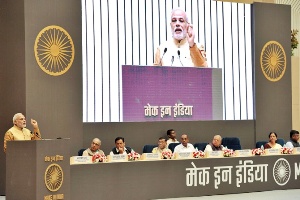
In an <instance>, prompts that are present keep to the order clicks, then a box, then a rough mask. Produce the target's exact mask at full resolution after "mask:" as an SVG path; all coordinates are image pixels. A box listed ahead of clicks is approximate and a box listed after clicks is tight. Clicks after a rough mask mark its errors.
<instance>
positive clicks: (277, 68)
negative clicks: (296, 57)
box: [260, 41, 286, 82]
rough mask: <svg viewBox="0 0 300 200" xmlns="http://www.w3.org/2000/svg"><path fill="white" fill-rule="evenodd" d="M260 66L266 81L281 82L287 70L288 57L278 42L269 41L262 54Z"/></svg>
mask: <svg viewBox="0 0 300 200" xmlns="http://www.w3.org/2000/svg"><path fill="white" fill-rule="evenodd" d="M260 66H261V69H262V72H263V74H264V76H265V77H266V79H268V80H269V81H273V82H275V81H279V80H280V79H281V78H282V77H283V75H284V73H285V70H286V55H285V51H284V49H283V47H282V46H281V44H280V43H278V42H276V41H269V42H267V43H266V44H265V46H264V47H263V49H262V51H261V54H260Z"/></svg>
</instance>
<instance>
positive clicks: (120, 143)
mask: <svg viewBox="0 0 300 200" xmlns="http://www.w3.org/2000/svg"><path fill="white" fill-rule="evenodd" d="M115 145H116V148H117V149H119V150H120V149H124V147H125V139H124V138H123V137H117V138H116V139H115Z"/></svg>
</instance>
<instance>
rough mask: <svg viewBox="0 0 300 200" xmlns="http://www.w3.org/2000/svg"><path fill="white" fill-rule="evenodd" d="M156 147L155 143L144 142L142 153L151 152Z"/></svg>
mask: <svg viewBox="0 0 300 200" xmlns="http://www.w3.org/2000/svg"><path fill="white" fill-rule="evenodd" d="M155 147H157V144H155V145H154V144H146V145H145V146H144V147H143V153H152V149H153V148H155Z"/></svg>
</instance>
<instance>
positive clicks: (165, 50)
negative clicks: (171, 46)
mask: <svg viewBox="0 0 300 200" xmlns="http://www.w3.org/2000/svg"><path fill="white" fill-rule="evenodd" d="M167 50H168V49H167V47H166V48H165V49H164V53H163V55H162V56H161V58H160V66H162V59H163V57H164V55H165V54H166V52H167Z"/></svg>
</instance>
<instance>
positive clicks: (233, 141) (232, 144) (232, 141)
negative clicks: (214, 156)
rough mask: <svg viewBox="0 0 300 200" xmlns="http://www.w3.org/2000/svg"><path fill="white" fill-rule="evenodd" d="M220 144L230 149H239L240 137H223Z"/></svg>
mask: <svg viewBox="0 0 300 200" xmlns="http://www.w3.org/2000/svg"><path fill="white" fill-rule="evenodd" d="M222 145H223V146H224V147H227V148H228V149H232V150H241V149H242V147H241V143H240V139H239V138H237V137H224V138H223V139H222Z"/></svg>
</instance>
